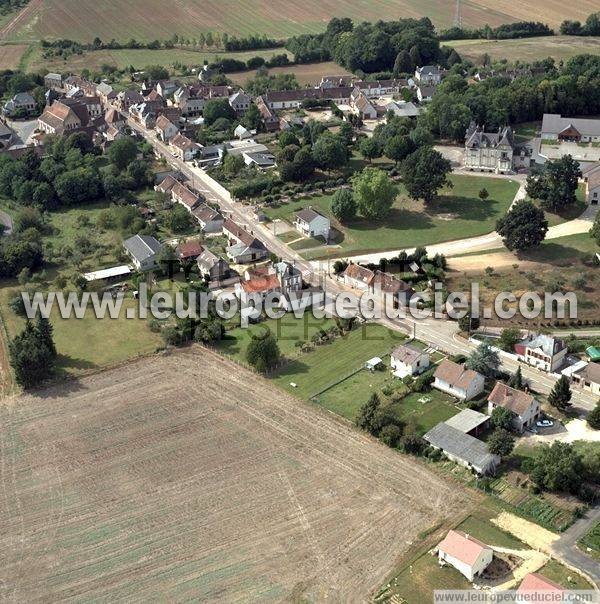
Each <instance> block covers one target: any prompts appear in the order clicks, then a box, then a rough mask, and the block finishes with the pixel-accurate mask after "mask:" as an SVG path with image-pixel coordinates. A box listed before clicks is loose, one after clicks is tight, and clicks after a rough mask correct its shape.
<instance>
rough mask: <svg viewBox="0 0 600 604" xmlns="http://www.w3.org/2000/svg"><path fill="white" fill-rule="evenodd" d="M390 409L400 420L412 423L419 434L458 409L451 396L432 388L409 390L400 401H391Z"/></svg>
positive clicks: (443, 420) (447, 417)
mask: <svg viewBox="0 0 600 604" xmlns="http://www.w3.org/2000/svg"><path fill="white" fill-rule="evenodd" d="M392 410H393V411H394V413H395V414H396V415H397V416H398V418H399V419H401V420H402V421H404V422H412V423H414V425H415V428H416V430H417V432H418V434H421V435H423V434H425V432H427V431H428V430H430V429H431V428H433V427H434V426H435V425H437V424H439V423H440V422H445V421H446V420H447V419H450V418H451V417H452V416H454V415H456V414H457V413H458V412H459V411H460V409H459V408H458V407H457V406H456V404H455V401H454V399H453V398H452V397H450V396H448V395H447V394H445V393H443V392H440V391H439V390H434V389H432V390H430V391H429V392H411V393H410V394H409V395H407V396H405V397H404V398H403V399H402V400H401V401H400V402H397V403H396V402H394V403H392Z"/></svg>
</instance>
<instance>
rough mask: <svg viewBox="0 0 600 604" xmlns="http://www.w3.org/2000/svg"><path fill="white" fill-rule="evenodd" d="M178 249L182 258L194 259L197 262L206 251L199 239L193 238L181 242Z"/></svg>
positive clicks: (178, 253) (179, 256) (178, 254)
mask: <svg viewBox="0 0 600 604" xmlns="http://www.w3.org/2000/svg"><path fill="white" fill-rule="evenodd" d="M176 251H177V256H178V258H179V259H180V260H193V261H194V262H195V261H196V259H197V258H198V256H200V255H201V254H202V252H203V251H204V248H203V247H202V244H201V243H200V242H199V241H198V240H195V239H191V240H189V241H184V242H183V243H180V244H179V245H178V246H177V250H176Z"/></svg>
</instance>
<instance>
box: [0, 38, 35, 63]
mask: <svg viewBox="0 0 600 604" xmlns="http://www.w3.org/2000/svg"><path fill="white" fill-rule="evenodd" d="M28 48H29V47H28V46H27V45H26V44H3V45H0V65H2V69H16V68H17V67H19V63H20V61H21V57H22V56H23V54H24V53H25V51H26V50H27V49H28Z"/></svg>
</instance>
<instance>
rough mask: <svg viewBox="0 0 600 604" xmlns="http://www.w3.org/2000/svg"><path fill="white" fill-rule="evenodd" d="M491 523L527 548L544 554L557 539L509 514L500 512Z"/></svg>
mask: <svg viewBox="0 0 600 604" xmlns="http://www.w3.org/2000/svg"><path fill="white" fill-rule="evenodd" d="M492 522H493V523H494V524H495V525H496V526H499V527H500V528H501V529H503V530H505V531H506V532H508V533H510V534H511V535H514V536H515V537H517V538H518V539H520V540H521V541H523V542H524V543H526V544H527V545H528V546H529V547H531V548H533V549H535V550H541V551H543V552H546V553H548V552H550V549H551V548H552V544H553V543H554V542H555V541H556V540H557V539H558V538H559V536H558V535H557V534H555V533H553V532H552V531H549V530H548V529H545V528H542V527H541V526H539V525H537V524H534V523H533V522H529V520H525V519H524V518H520V517H519V516H515V515H514V514H511V513H509V512H501V513H500V514H499V515H498V517H497V518H493V519H492Z"/></svg>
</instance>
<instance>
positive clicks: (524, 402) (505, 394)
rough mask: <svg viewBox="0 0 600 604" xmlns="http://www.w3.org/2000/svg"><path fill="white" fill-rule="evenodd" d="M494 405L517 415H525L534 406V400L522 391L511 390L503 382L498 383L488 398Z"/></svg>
mask: <svg viewBox="0 0 600 604" xmlns="http://www.w3.org/2000/svg"><path fill="white" fill-rule="evenodd" d="M488 401H491V402H492V404H493V405H496V406H497V407H504V408H505V409H509V410H510V411H512V412H513V413H516V414H517V415H523V414H524V413H526V412H527V410H528V409H529V407H531V405H532V404H533V401H534V398H533V396H531V394H527V393H526V392H523V391H522V390H516V389H515V388H511V387H510V386H507V385H506V384H503V383H502V382H496V385H495V386H494V389H493V390H492V392H491V393H490V396H489V397H488Z"/></svg>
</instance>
